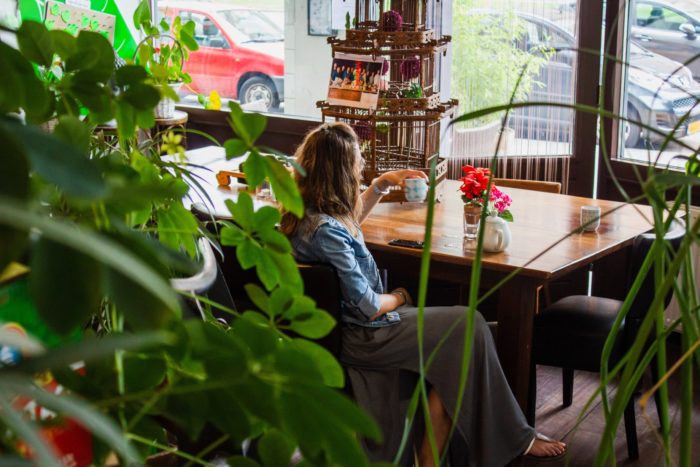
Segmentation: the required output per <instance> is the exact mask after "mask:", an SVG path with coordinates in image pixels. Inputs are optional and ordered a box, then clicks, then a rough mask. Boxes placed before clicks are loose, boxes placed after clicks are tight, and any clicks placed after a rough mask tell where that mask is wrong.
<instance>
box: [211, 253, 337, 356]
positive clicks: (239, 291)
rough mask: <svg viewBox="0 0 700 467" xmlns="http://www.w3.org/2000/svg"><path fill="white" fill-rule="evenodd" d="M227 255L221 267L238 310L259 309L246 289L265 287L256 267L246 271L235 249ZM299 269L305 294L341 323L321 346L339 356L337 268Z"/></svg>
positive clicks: (306, 266)
mask: <svg viewBox="0 0 700 467" xmlns="http://www.w3.org/2000/svg"><path fill="white" fill-rule="evenodd" d="M223 253H224V258H225V259H224V261H223V262H222V263H221V264H220V266H221V269H222V271H223V275H224V279H225V281H226V283H227V284H228V287H229V289H230V291H231V295H232V296H233V301H234V303H235V308H236V309H237V310H240V311H244V310H254V309H256V306H255V304H253V303H252V302H251V300H250V299H249V298H248V294H247V293H246V291H245V288H244V286H245V285H246V284H257V285H259V286H260V287H263V288H264V286H263V285H262V283H261V282H260V279H258V275H257V273H256V272H255V268H251V269H248V270H243V269H242V268H241V266H240V264H238V261H236V252H235V249H234V248H232V247H223ZM298 266H299V273H300V274H301V278H302V280H303V281H304V293H305V294H306V295H307V296H309V297H311V298H312V299H313V300H314V301H315V302H316V306H317V307H318V308H321V309H323V310H326V311H327V312H328V313H329V314H330V315H331V316H332V317H333V318H334V319H335V320H336V322H337V323H338V324H337V325H336V326H335V327H334V328H333V330H332V331H331V332H330V333H329V334H328V335H327V336H326V337H324V338H322V339H319V340H318V343H319V344H320V345H322V346H323V347H325V348H326V349H327V350H328V351H329V352H331V353H332V354H333V355H336V356H338V355H340V346H341V341H340V336H341V332H340V315H341V308H340V302H341V297H342V295H341V291H340V281H339V280H338V275H337V274H336V271H335V269H334V268H333V267H332V266H330V265H327V264H301V263H300V264H298Z"/></svg>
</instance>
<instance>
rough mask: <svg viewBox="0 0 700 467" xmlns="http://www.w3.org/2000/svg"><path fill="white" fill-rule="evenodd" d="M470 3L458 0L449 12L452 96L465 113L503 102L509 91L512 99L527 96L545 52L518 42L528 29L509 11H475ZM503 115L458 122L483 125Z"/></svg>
mask: <svg viewBox="0 0 700 467" xmlns="http://www.w3.org/2000/svg"><path fill="white" fill-rule="evenodd" d="M474 3H475V2H472V1H468V2H458V3H456V4H455V6H454V12H453V15H454V16H453V17H454V21H453V37H454V41H455V42H454V43H455V46H454V47H453V48H452V55H453V59H452V95H453V97H455V98H457V99H458V100H459V103H460V106H461V108H462V109H464V110H466V111H467V112H469V111H472V110H476V109H481V108H485V107H491V106H494V105H498V104H504V103H507V102H508V100H509V97H510V95H511V94H512V93H514V94H515V100H516V101H519V100H522V99H524V98H526V97H527V96H528V94H529V93H530V91H531V90H532V89H533V87H535V86H539V85H540V83H538V82H537V81H536V80H535V77H536V76H537V74H538V73H539V70H540V69H541V68H542V67H543V66H544V65H545V64H546V63H547V61H548V60H549V55H550V53H549V52H548V51H546V50H543V51H539V53H530V52H531V51H528V50H525V48H524V47H521V46H520V44H521V43H522V42H523V40H524V37H525V35H526V33H527V31H526V29H525V22H524V21H522V20H520V19H519V18H518V16H517V15H516V14H515V12H514V11H513V10H507V11H505V12H504V13H503V14H499V13H496V12H492V11H488V10H480V9H476V10H475V8H474V7H475V5H474ZM521 74H522V76H521ZM516 82H518V83H519V84H518V85H517V86H516ZM503 114H504V113H503V112H501V113H499V114H496V113H493V114H485V115H482V116H480V117H479V118H475V119H470V120H468V121H467V120H462V121H461V122H460V126H468V127H477V126H482V125H485V124H488V123H491V122H494V121H496V120H498V119H500V118H502V116H503Z"/></svg>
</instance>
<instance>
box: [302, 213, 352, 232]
mask: <svg viewBox="0 0 700 467" xmlns="http://www.w3.org/2000/svg"><path fill="white" fill-rule="evenodd" d="M334 233H335V235H348V236H351V235H350V232H349V231H348V229H347V227H345V225H343V223H342V222H340V221H339V220H338V219H336V218H335V217H333V216H329V215H328V214H323V213H317V212H313V211H308V212H306V214H305V215H304V218H303V219H302V220H301V222H300V224H299V228H298V229H297V236H301V237H305V238H307V239H312V238H314V237H316V236H318V235H319V234H320V235H321V236H327V235H332V234H334Z"/></svg>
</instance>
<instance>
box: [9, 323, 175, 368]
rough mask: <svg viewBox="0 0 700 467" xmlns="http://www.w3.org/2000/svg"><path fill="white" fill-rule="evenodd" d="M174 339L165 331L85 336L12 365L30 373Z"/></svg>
mask: <svg viewBox="0 0 700 467" xmlns="http://www.w3.org/2000/svg"><path fill="white" fill-rule="evenodd" d="M175 342H176V341H175V337H174V335H173V334H171V333H169V332H166V331H153V332H140V333H138V334H117V333H112V334H109V335H106V336H102V337H90V336H85V338H84V339H83V340H82V341H81V342H76V343H69V344H64V345H62V346H60V347H56V348H53V349H51V351H50V352H46V353H45V354H43V355H41V356H39V357H34V358H30V359H26V360H23V361H22V362H20V363H19V364H18V365H17V366H16V367H15V368H16V369H17V370H18V371H23V372H25V373H27V374H29V375H33V374H35V373H40V372H43V371H47V370H51V371H55V370H58V369H60V368H65V367H68V365H71V364H73V363H75V362H80V361H82V362H85V363H90V362H93V361H100V360H104V359H105V358H107V357H113V356H114V353H115V352H116V351H117V350H147V349H150V348H156V347H160V346H163V345H172V344H174V343H175ZM71 371H72V370H71ZM110 371H111V370H110Z"/></svg>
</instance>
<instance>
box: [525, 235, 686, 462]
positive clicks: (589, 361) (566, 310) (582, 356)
mask: <svg viewBox="0 0 700 467" xmlns="http://www.w3.org/2000/svg"><path fill="white" fill-rule="evenodd" d="M684 235H685V227H684V225H683V224H682V223H680V222H674V223H673V225H672V227H671V229H669V231H668V233H667V234H666V236H665V240H666V242H667V243H668V244H669V245H670V247H671V248H672V249H673V250H674V251H677V250H678V247H679V246H680V243H681V241H682V239H683V236H684ZM654 238H655V234H654V233H645V234H642V235H640V236H639V237H637V238H636V239H635V241H634V245H633V252H632V255H631V258H630V261H629V263H628V265H627V286H628V288H629V287H630V286H631V285H632V282H633V281H634V279H635V277H636V276H637V274H638V272H639V270H640V267H641V265H642V262H643V261H644V259H645V258H646V256H647V254H648V253H649V250H650V248H651V245H652V243H653V242H654ZM655 291H656V290H655V286H654V270H653V268H652V269H651V270H650V271H649V273H648V274H647V275H646V277H645V279H644V282H643V283H642V286H641V288H640V290H639V293H638V294H637V296H636V298H635V300H634V302H633V304H632V307H631V309H630V310H629V312H628V314H627V316H626V317H625V321H624V323H623V327H622V328H621V331H620V333H619V334H618V339H617V341H616V342H615V346H614V349H613V352H612V355H611V357H610V364H611V365H613V364H615V363H616V362H617V361H619V358H620V357H622V356H623V355H624V354H625V352H626V351H627V350H628V349H629V348H630V346H631V345H632V343H633V342H634V340H635V338H636V336H637V333H638V331H639V327H640V326H641V323H642V321H643V320H644V318H645V317H646V315H647V313H648V311H649V308H650V305H651V302H652V300H653V299H654V295H655ZM671 296H672V293H671V292H669V293H668V294H667V296H666V297H665V300H664V307H667V306H668V304H669V302H670V301H671ZM622 303H623V302H622V301H620V300H613V299H610V298H603V297H592V296H586V295H572V296H569V297H565V298H562V299H561V300H558V301H557V302H555V303H553V304H552V305H551V306H549V307H547V308H545V309H544V310H543V311H542V313H540V314H539V315H538V316H536V317H535V323H534V331H533V350H532V373H531V378H530V400H529V403H528V421H529V422H530V424H532V425H534V421H535V398H536V391H537V379H536V375H535V364H539V365H549V366H556V367H560V368H562V379H563V405H564V407H568V406H570V405H571V403H572V399H573V385H574V370H584V371H592V372H599V371H600V360H601V355H602V352H603V346H604V345H605V341H606V340H607V337H608V335H609V334H610V331H611V329H612V327H613V323H614V322H615V320H616V319H617V316H618V314H619V311H620V308H621V307H622ZM654 363H655V362H652V365H650V368H651V370H652V378H653V379H654V381H656V380H658V374H657V371H656V365H655V364H654ZM656 396H658V393H656ZM656 406H657V410H659V407H660V406H659V399H658V397H657V399H656ZM659 419H660V421H661V414H660V412H659ZM624 421H625V433H626V436H627V452H628V455H629V458H630V459H637V458H639V448H638V445H637V429H636V421H635V416H634V400H631V401H630V403H629V404H628V406H627V408H626V410H625V417H624Z"/></svg>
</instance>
